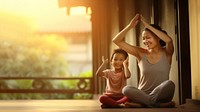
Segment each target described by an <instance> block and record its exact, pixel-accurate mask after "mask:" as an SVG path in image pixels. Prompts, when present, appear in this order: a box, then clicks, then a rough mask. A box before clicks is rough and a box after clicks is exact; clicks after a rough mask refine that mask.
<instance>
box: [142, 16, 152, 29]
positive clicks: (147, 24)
mask: <svg viewBox="0 0 200 112" xmlns="http://www.w3.org/2000/svg"><path fill="white" fill-rule="evenodd" d="M140 20H141V21H142V23H143V25H144V27H145V28H148V27H149V26H150V25H149V23H147V22H146V19H145V18H144V17H143V16H142V15H140Z"/></svg>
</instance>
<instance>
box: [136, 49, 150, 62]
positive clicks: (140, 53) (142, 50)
mask: <svg viewBox="0 0 200 112" xmlns="http://www.w3.org/2000/svg"><path fill="white" fill-rule="evenodd" d="M147 53H148V50H147V49H145V48H140V49H139V50H138V54H139V56H138V61H140V60H141V59H142V58H143V57H144V56H146V55H147Z"/></svg>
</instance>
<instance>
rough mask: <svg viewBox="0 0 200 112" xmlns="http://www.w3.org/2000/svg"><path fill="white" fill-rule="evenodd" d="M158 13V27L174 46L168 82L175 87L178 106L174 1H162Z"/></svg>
mask: <svg viewBox="0 0 200 112" xmlns="http://www.w3.org/2000/svg"><path fill="white" fill-rule="evenodd" d="M160 4H161V5H160V8H161V10H160V12H158V13H159V19H160V23H159V24H160V26H161V27H162V28H163V30H165V31H167V33H168V35H169V36H170V37H171V38H172V39H173V44H174V48H175V50H174V54H173V57H172V65H171V70H170V80H172V81H173V82H174V83H175V85H176V88H175V94H174V99H173V100H174V101H176V103H177V104H179V83H178V59H177V55H178V51H177V39H176V38H177V35H176V34H175V26H176V17H175V15H176V14H175V13H176V11H175V9H174V5H175V4H174V0H162V1H161V3H160Z"/></svg>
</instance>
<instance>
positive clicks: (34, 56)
mask: <svg viewBox="0 0 200 112" xmlns="http://www.w3.org/2000/svg"><path fill="white" fill-rule="evenodd" d="M66 52H67V40H66V39H65V38H64V37H63V36H62V35H57V34H45V33H43V34H40V33H38V32H37V31H35V26H34V24H33V23H32V21H31V20H29V19H28V18H25V17H21V16H18V15H15V14H8V13H2V12H0V77H66V76H67V71H68V64H67V62H66V60H65V57H64V55H63V54H65V53H66ZM91 76H92V72H85V73H82V74H80V77H91ZM32 83H33V80H0V88H9V89H30V88H32ZM44 83H45V89H64V88H67V89H72V88H77V81H71V80H66V81H64V80H62V81H57V80H51V81H50V80H47V81H44ZM87 83H89V82H87ZM91 96H92V95H91V94H88V93H84V94H79V93H77V94H21V93H20V94H17V93H16V94H13V93H12V94H11V93H6V94H4V93H1V94H0V99H63V98H67V99H73V98H75V99H79V98H82V99H83V98H84V99H87V98H91Z"/></svg>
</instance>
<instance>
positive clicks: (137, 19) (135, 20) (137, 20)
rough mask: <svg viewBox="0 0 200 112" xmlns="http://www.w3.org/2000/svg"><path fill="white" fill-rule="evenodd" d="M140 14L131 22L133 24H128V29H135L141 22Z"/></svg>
mask: <svg viewBox="0 0 200 112" xmlns="http://www.w3.org/2000/svg"><path fill="white" fill-rule="evenodd" d="M139 18H140V14H136V15H135V17H134V18H133V19H132V20H131V22H130V23H129V24H128V27H130V28H133V27H135V26H136V25H137V24H138V22H139Z"/></svg>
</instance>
